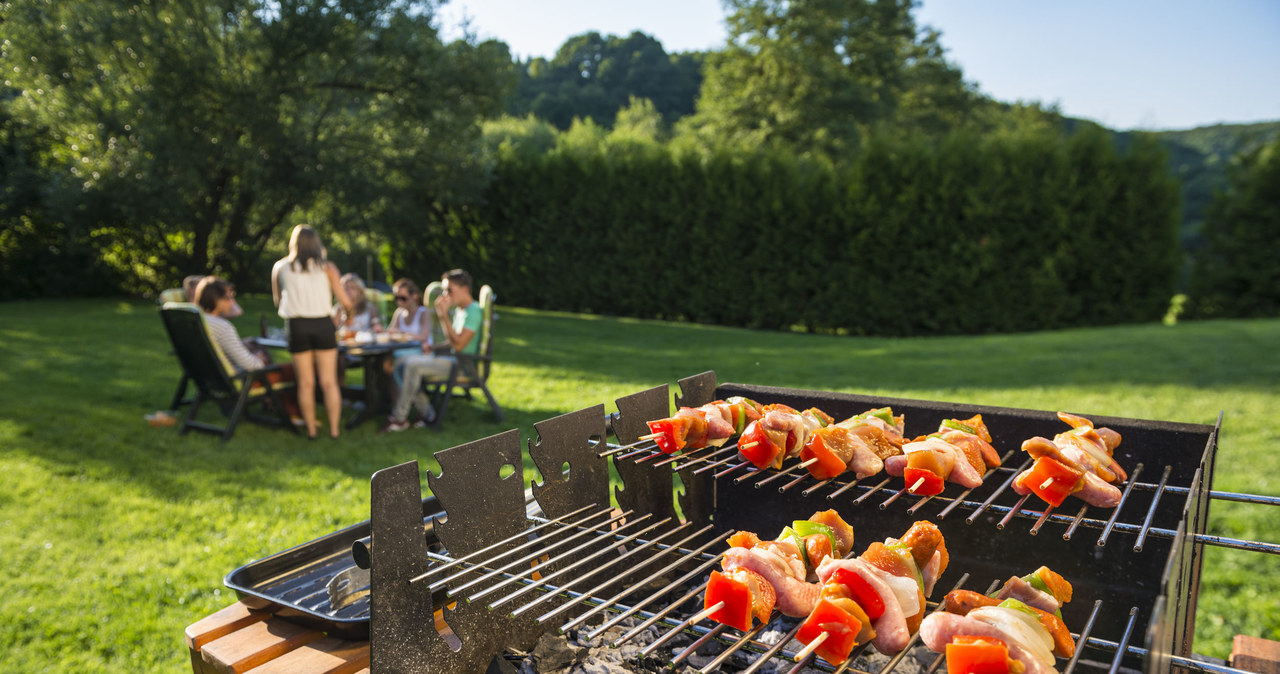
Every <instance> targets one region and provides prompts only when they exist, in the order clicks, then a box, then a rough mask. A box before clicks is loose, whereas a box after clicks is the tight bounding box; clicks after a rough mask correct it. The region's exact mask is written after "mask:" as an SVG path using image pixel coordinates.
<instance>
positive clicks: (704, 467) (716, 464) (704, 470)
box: [693, 454, 746, 477]
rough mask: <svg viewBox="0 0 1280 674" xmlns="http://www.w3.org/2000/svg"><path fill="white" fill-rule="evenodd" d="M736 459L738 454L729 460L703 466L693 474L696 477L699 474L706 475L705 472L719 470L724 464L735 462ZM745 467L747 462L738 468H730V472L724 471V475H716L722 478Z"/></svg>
mask: <svg viewBox="0 0 1280 674" xmlns="http://www.w3.org/2000/svg"><path fill="white" fill-rule="evenodd" d="M736 458H738V455H737V454H734V455H732V456H730V457H728V458H725V459H721V460H720V461H716V462H715V463H709V464H707V465H705V466H703V467H701V468H698V469H697V470H695V471H693V474H694V475H699V474H702V473H705V472H707V471H709V470H711V469H712V468H719V467H720V466H723V465H724V464H726V463H729V462H730V461H733V460H734V459H736ZM745 465H746V463H745V462H744V463H740V464H738V465H737V466H734V467H733V468H730V469H729V470H726V471H724V472H723V473H716V475H715V476H716V477H720V476H721V475H727V474H729V473H730V472H733V471H734V470H736V469H738V468H741V467H742V466H745Z"/></svg>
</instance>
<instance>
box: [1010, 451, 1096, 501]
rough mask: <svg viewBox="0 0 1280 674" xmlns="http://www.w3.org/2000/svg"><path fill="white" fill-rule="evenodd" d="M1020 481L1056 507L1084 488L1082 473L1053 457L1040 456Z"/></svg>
mask: <svg viewBox="0 0 1280 674" xmlns="http://www.w3.org/2000/svg"><path fill="white" fill-rule="evenodd" d="M1021 483H1022V484H1023V485H1024V486H1025V487H1026V488H1027V489H1030V490H1031V491H1032V492H1033V493H1035V495H1036V496H1039V497H1040V498H1042V499H1044V502H1045V503H1048V504H1049V505H1051V506H1053V507H1055V508H1056V507H1058V506H1060V505H1062V502H1063V501H1065V500H1066V499H1067V497H1068V496H1070V495H1071V494H1074V493H1075V492H1077V491H1080V490H1081V489H1083V488H1084V473H1083V472H1082V471H1079V470H1077V469H1075V468H1073V467H1071V466H1068V465H1066V464H1064V463H1062V462H1061V461H1058V460H1056V459H1054V458H1051V457H1048V456H1041V457H1039V458H1037V459H1036V463H1035V465H1034V466H1032V467H1031V471H1030V472H1029V473H1027V476H1026V477H1025V478H1023V479H1022V480H1021Z"/></svg>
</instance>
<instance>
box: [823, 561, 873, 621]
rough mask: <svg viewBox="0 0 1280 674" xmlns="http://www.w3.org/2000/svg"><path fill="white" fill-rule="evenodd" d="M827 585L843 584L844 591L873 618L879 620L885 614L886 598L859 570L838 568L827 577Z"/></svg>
mask: <svg viewBox="0 0 1280 674" xmlns="http://www.w3.org/2000/svg"><path fill="white" fill-rule="evenodd" d="M827 585H828V586H830V585H841V586H843V590H844V592H843V593H844V594H846V595H848V596H849V598H850V599H852V600H854V601H856V602H858V605H859V606H861V607H862V610H863V611H866V612H867V617H868V618H870V619H871V620H877V619H879V618H880V616H882V615H884V599H883V598H881V597H880V593H879V592H876V589H875V588H874V587H872V586H871V583H868V582H867V581H866V579H865V578H863V577H862V576H861V575H860V574H858V572H856V571H853V570H850V569H836V571H835V573H833V574H831V577H830V578H828V579H827Z"/></svg>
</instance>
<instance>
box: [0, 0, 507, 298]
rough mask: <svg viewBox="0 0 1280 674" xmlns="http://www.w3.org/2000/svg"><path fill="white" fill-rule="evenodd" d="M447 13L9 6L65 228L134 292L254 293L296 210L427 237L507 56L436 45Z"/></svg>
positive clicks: (18, 86)
mask: <svg viewBox="0 0 1280 674" xmlns="http://www.w3.org/2000/svg"><path fill="white" fill-rule="evenodd" d="M435 8H436V3H435V2H431V1H417V0H358V1H357V0H279V1H267V0H206V1H204V2H159V1H156V0H137V1H136V2H133V3H115V2H101V3H98V2H95V3H69V2H60V1H57V0H14V1H13V2H9V3H6V4H5V20H4V23H3V24H0V30H2V31H3V36H2V37H3V41H2V45H3V46H2V49H3V52H2V53H0V57H2V58H3V60H4V62H5V63H6V64H12V65H11V67H9V68H6V75H5V76H6V80H5V86H6V87H9V88H11V89H14V90H17V91H18V92H19V95H18V96H16V97H15V98H13V99H12V100H10V101H9V102H8V108H9V111H10V113H11V114H12V115H13V116H14V118H15V119H17V120H21V121H23V122H24V123H28V124H31V125H34V126H39V127H42V128H44V129H47V130H48V137H49V150H48V157H47V159H48V160H50V162H52V163H54V164H56V166H57V169H56V170H57V171H59V172H60V175H61V177H62V180H61V181H59V182H56V183H54V185H55V186H56V187H57V188H59V189H58V193H57V194H56V195H55V196H54V198H52V199H51V206H53V207H56V209H57V211H58V213H57V217H56V218H55V219H57V220H59V221H64V222H79V223H84V225H85V226H88V227H91V228H92V229H93V230H94V232H95V235H96V236H97V237H98V238H99V240H100V241H102V242H103V244H102V245H103V246H104V248H105V250H106V259H107V260H108V262H110V263H112V264H113V265H114V266H115V267H116V268H117V269H119V270H121V271H122V272H124V273H125V274H126V275H127V276H128V277H129V278H130V279H131V280H130V283H129V286H130V287H131V288H132V289H134V290H147V289H154V288H156V287H162V286H164V285H168V284H171V283H172V282H173V281H174V280H175V279H178V278H181V277H182V276H183V275H185V274H187V273H191V272H192V271H203V270H211V271H217V272H220V273H223V274H227V275H230V276H232V277H233V278H236V279H237V281H238V282H241V283H248V282H251V281H260V279H258V278H257V276H260V274H258V273H257V272H256V271H254V270H255V269H256V268H257V267H258V266H259V265H260V260H261V257H262V253H263V251H264V249H265V248H266V246H267V245H268V242H270V241H271V240H272V239H273V237H276V238H278V237H279V235H280V234H281V230H282V225H286V224H288V223H287V222H286V220H288V219H290V218H291V217H296V214H298V213H300V212H301V210H302V209H311V210H310V214H311V215H319V216H322V217H323V216H325V215H327V216H328V217H329V218H331V219H330V220H328V221H327V222H322V223H319V224H322V225H326V224H327V225H331V226H335V227H341V228H350V227H354V228H368V227H372V226H374V224H375V223H376V224H377V226H381V227H388V228H395V227H409V226H410V223H412V225H413V226H417V227H420V226H421V224H422V223H423V222H424V221H429V219H430V216H431V213H432V207H433V205H437V204H439V203H440V202H442V201H449V200H455V199H459V198H463V197H464V196H465V195H466V194H468V193H469V190H472V189H474V188H475V187H476V186H477V185H476V182H475V180H474V179H473V178H470V177H469V175H470V174H469V173H468V171H467V168H468V167H470V166H473V165H474V164H475V160H474V159H473V157H474V155H475V153H474V152H472V150H473V145H474V143H473V141H474V139H475V138H476V137H477V135H478V123H477V120H478V118H479V117H480V116H482V115H485V114H489V113H491V112H493V111H495V110H496V108H497V107H498V105H499V102H500V100H501V98H502V95H503V93H504V86H507V82H508V81H509V79H510V78H511V67H510V55H509V53H508V51H507V49H506V47H505V46H504V45H502V44H501V43H482V44H476V43H474V41H472V40H462V41H458V42H455V43H452V44H446V43H444V42H442V41H441V40H440V38H439V36H438V34H437V31H436V28H435V26H434V23H433V17H434V12H435ZM471 173H474V172H471ZM397 192H398V193H399V195H412V197H413V198H412V199H407V198H406V199H395V198H390V197H392V196H393V195H396V193H397ZM324 204H329V208H327V209H324V208H318V207H319V206H323V205H324ZM250 272H253V273H250Z"/></svg>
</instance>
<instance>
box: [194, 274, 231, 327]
mask: <svg viewBox="0 0 1280 674" xmlns="http://www.w3.org/2000/svg"><path fill="white" fill-rule="evenodd" d="M206 278H208V277H206V276H202V275H200V274H192V275H191V276H188V277H186V278H184V279H182V290H183V292H185V293H186V295H187V301H188V302H190V303H192V304H196V305H198V304H200V293H199V290H198V288H199V287H200V281H202V280H204V279H206ZM223 282H224V283H225V281H223ZM243 315H244V309H243V308H241V307H240V303H239V302H237V301H236V294H235V292H232V293H231V309H230V310H228V311H227V313H226V314H225V317H226V318H240V317H241V316H243Z"/></svg>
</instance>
